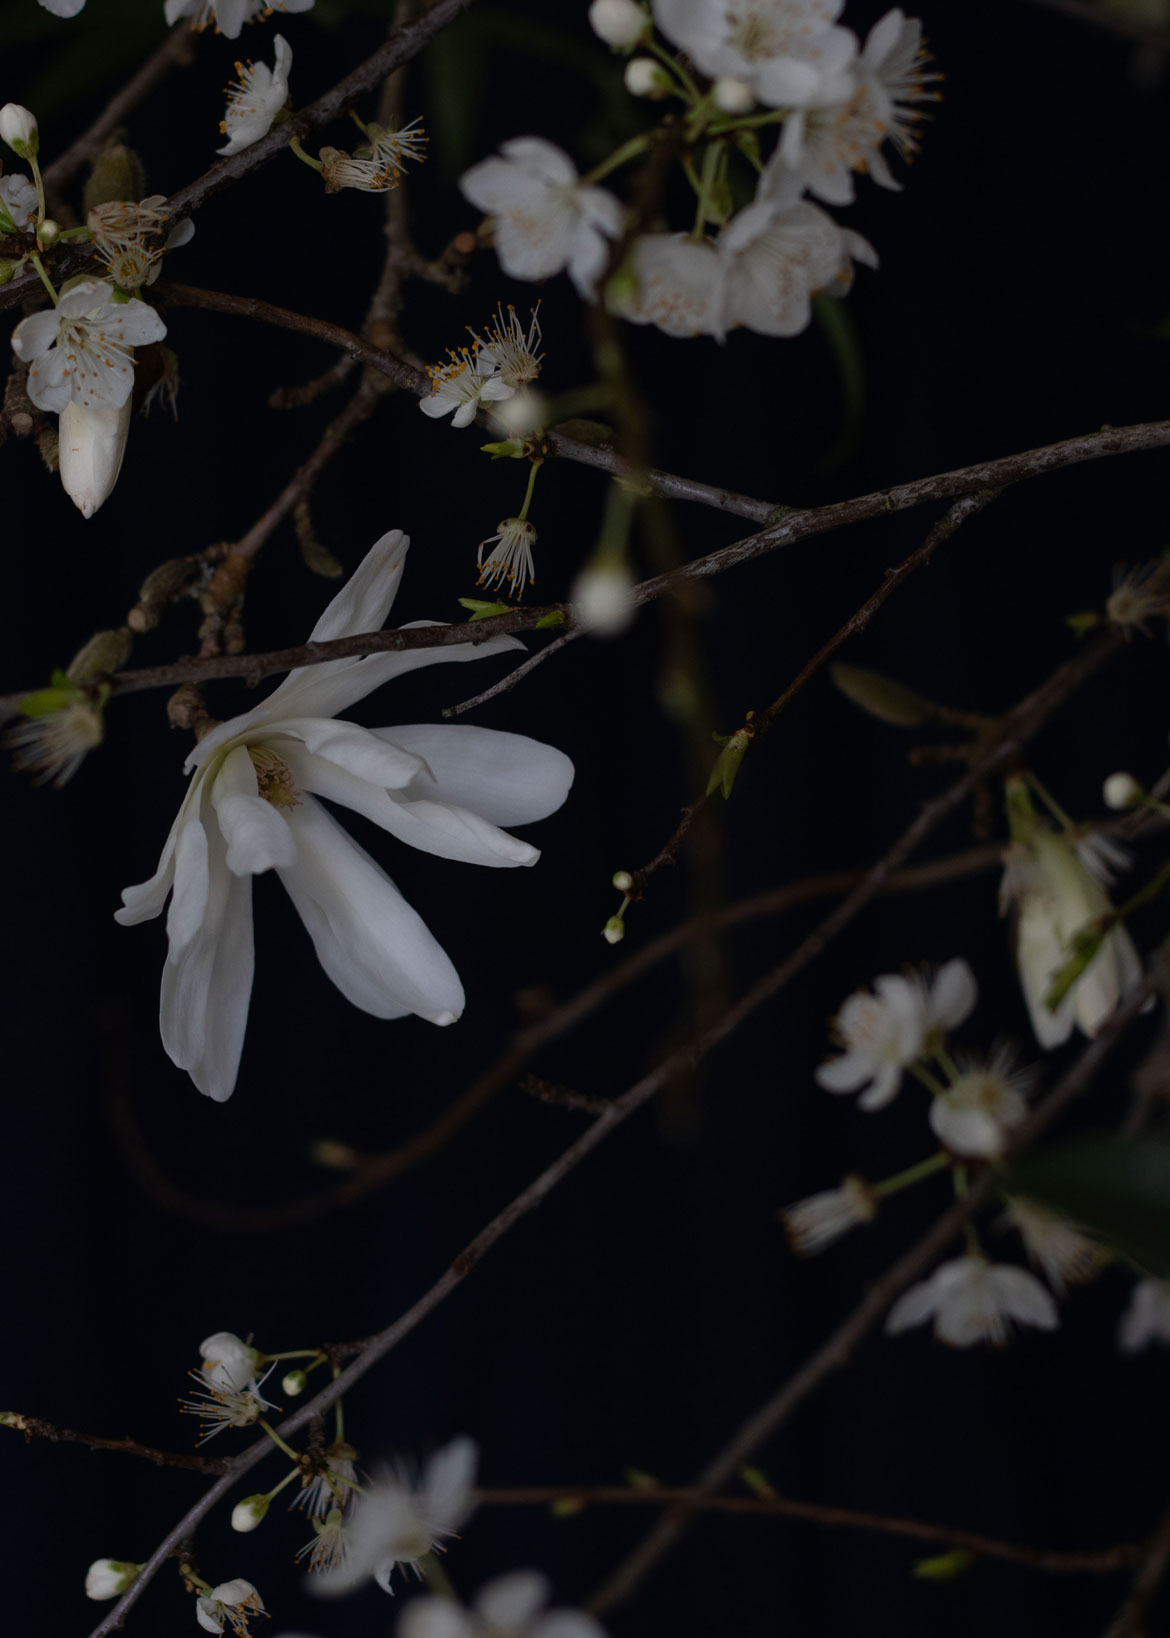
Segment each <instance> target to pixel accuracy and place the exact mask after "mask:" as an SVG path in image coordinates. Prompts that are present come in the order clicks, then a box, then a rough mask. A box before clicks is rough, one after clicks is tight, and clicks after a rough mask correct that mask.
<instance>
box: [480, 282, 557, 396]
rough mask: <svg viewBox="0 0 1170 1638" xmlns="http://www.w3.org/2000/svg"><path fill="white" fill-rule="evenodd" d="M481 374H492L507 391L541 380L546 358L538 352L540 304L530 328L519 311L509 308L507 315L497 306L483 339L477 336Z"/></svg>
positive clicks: (532, 313)
mask: <svg viewBox="0 0 1170 1638" xmlns="http://www.w3.org/2000/svg"><path fill="white" fill-rule="evenodd" d="M473 336H474V340H475V346H476V351H477V354H478V360H479V364H478V367H479V369H480V370H492V371H494V372H495V374H496V375H498V376H499V378H500V380H501V381H502V382H503V384H504V386H505V387H511V388H512V390H513V391H515V390H516V389H517V388H518V387H527V386H530V385H531V384H532V382H533V381H535V380H537V378H538V377H539V375H540V366H541V363H542V362H543V360H544V354H543V353H542V352H539V351H538V348H539V347H540V343H541V339H542V337H541V333H540V303H539V302H537V304H536V306H535V307H534V308H533V309H532V311H531V313H530V315H529V320H528V328H527V329H525V328H524V323H523V321H522V319H521V318H520V315H519V313H517V311H516V309H515V308H514V307H513V306H512V305H511V303H509V304H508V311H507V314H506V315H505V313H504V309H503V307H502V306H497V308H496V314H495V317H494V318H493V319H492V320H491V322H490V324H489V325H488V326H487V329H486V331H485V333H484V334H483V335H482V336H481V335H480V334H479V333H478V332H473Z"/></svg>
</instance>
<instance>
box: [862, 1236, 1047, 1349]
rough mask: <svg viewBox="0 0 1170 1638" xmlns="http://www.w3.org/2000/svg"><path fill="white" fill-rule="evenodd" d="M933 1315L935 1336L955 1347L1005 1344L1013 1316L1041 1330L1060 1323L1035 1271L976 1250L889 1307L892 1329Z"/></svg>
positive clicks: (1019, 1322)
mask: <svg viewBox="0 0 1170 1638" xmlns="http://www.w3.org/2000/svg"><path fill="white" fill-rule="evenodd" d="M931 1318H933V1320H934V1334H935V1336H936V1337H937V1338H938V1340H939V1342H945V1343H947V1345H948V1346H949V1347H951V1348H970V1347H971V1346H972V1345H973V1344H974V1343H976V1342H990V1343H991V1345H992V1347H993V1348H1002V1346H1003V1345H1004V1343H1005V1342H1006V1341H1007V1338H1008V1331H1009V1329H1010V1324H1009V1322H1010V1321H1012V1320H1014V1321H1015V1322H1016V1324H1017V1325H1032V1326H1035V1327H1036V1328H1037V1329H1038V1330H1040V1331H1052V1330H1055V1328H1056V1326H1057V1325H1058V1324H1059V1320H1058V1317H1057V1312H1056V1304H1055V1303H1054V1302H1053V1300H1052V1297H1051V1295H1050V1293H1049V1292H1047V1291H1046V1290H1045V1289H1044V1287H1043V1286H1042V1285H1041V1284H1040V1281H1039V1280H1038V1279H1037V1278H1036V1277H1035V1275H1034V1274H1029V1273H1027V1272H1026V1270H1024V1269H1022V1268H1013V1267H1012V1266H1011V1265H1010V1264H1006V1263H1003V1264H992V1263H989V1262H988V1261H987V1260H986V1258H984V1257H977V1256H966V1257H956V1258H955V1260H954V1261H953V1262H949V1263H943V1264H942V1266H941V1267H939V1268H936V1269H935V1271H934V1273H933V1274H932V1275H931V1276H930V1278H929V1279H928V1280H924V1281H923V1282H922V1284H921V1285H914V1286H911V1288H910V1290H909V1291H907V1292H906V1294H905V1296H903V1297H900V1298H899V1299H898V1301H897V1302H896V1303H895V1304H894V1306H893V1307H892V1308H891V1309H890V1312H889V1316H888V1318H887V1319H886V1330H887V1331H888V1332H889V1333H890V1334H891V1335H893V1334H895V1333H897V1332H899V1331H906V1330H909V1328H910V1327H911V1326H912V1325H922V1324H923V1323H924V1321H926V1320H928V1319H931Z"/></svg>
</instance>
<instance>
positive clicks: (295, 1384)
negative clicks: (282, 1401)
mask: <svg viewBox="0 0 1170 1638" xmlns="http://www.w3.org/2000/svg"><path fill="white" fill-rule="evenodd" d="M308 1380H309V1379H308V1377H307V1376H306V1375H305V1373H304V1371H289V1372H287V1373H286V1375H284V1376H282V1377H281V1379H280V1386H281V1388H282V1389H283V1391H284V1392H285V1393H286V1394H288V1396H289V1398H290V1399H295V1398H296V1396H297V1394H299V1393H304V1391H305V1384H306V1383H307V1382H308ZM238 1528H239V1526H238V1525H237V1529H238Z"/></svg>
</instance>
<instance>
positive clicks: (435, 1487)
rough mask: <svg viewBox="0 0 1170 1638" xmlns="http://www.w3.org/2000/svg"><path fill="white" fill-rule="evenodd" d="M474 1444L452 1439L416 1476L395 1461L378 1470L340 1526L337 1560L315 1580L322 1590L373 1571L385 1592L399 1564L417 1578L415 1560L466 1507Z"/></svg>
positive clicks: (338, 1588) (346, 1588)
mask: <svg viewBox="0 0 1170 1638" xmlns="http://www.w3.org/2000/svg"><path fill="white" fill-rule="evenodd" d="M475 1464H476V1447H475V1443H474V1441H473V1440H471V1439H453V1440H452V1441H451V1443H450V1444H449V1445H444V1446H443V1448H442V1449H441V1450H437V1451H436V1452H435V1454H434V1455H433V1456H432V1457H431V1458H430V1460H429V1461H428V1462H427V1463H426V1465H425V1467H424V1468H423V1470H422V1474H421V1476H420V1477H419V1479H418V1480H417V1481H415V1480H412V1479H411V1477H410V1475H409V1474H408V1473H407V1472H406V1470H405V1469H404V1468H402V1467H401V1466H400V1467H398V1468H396V1469H394V1470H393V1471H388V1472H385V1473H383V1474H382V1475H380V1476H379V1477H378V1478H376V1479H375V1480H374V1482H373V1483H372V1484H371V1485H370V1487H369V1488H368V1489H367V1490H363V1491H362V1492H361V1494H360V1495H359V1496H358V1498H357V1499H356V1501H355V1502H354V1506H353V1513H352V1517H351V1519H350V1522H349V1524H348V1525H347V1526H346V1536H347V1552H346V1560H345V1563H344V1565H343V1566H341V1567H340V1568H338V1569H334V1570H328V1571H326V1572H325V1573H324V1574H323V1575H322V1576H321V1577H320V1579H319V1580H318V1582H317V1590H318V1591H320V1592H324V1593H330V1594H333V1593H347V1592H351V1591H352V1590H353V1589H354V1588H355V1587H357V1586H360V1584H361V1583H362V1582H363V1581H365V1580H367V1579H368V1578H369V1577H370V1576H373V1578H374V1580H375V1581H376V1582H377V1583H378V1585H379V1587H381V1588H382V1589H383V1590H384V1591H385V1592H390V1591H391V1587H390V1577H391V1575H392V1574H393V1573H394V1567H395V1565H397V1564H401V1565H403V1566H404V1567H407V1568H412V1569H413V1570H414V1571H415V1574H416V1575H418V1576H419V1578H420V1579H421V1578H422V1570H421V1568H420V1566H419V1560H420V1559H422V1558H425V1556H426V1555H427V1554H428V1553H434V1552H442V1551H444V1548H443V1540H444V1537H446V1536H452V1535H454V1534H455V1532H456V1531H457V1530H458V1528H459V1526H460V1525H461V1524H462V1523H463V1521H464V1519H465V1518H466V1517H467V1515H468V1513H469V1512H470V1511H471V1506H472V1501H471V1486H472V1482H473V1480H474V1478H475Z"/></svg>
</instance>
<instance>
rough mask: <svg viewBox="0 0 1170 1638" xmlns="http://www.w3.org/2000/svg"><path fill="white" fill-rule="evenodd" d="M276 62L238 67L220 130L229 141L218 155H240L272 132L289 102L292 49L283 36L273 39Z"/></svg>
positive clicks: (219, 149) (240, 64)
mask: <svg viewBox="0 0 1170 1638" xmlns="http://www.w3.org/2000/svg"><path fill="white" fill-rule="evenodd" d="M272 44H273V46H274V48H275V60H274V64H273V66H272V67H271V68H269V66H268V64H267V63H250V62H249V63H237V64H236V78H235V80H233V82H232V84H231V85H229V86H228V88H227V99H228V100H227V108H226V109H225V110H224V116H223V119H222V120H221V121H220V125H219V128H220V130H221V131H222V132H223V134H224V136H225V137H227V142H226V144H225V145H224V146H223V147H222V148H217V149H216V153H220V154H238V153H239V152H240V151H241V149H243V148H250V147H251V146H252V144H253V143H254V142H259V140H260V138H261V137H262V136H264V135H265V134H266V133H267V132H268V131H270V130H271V129H272V122H273V120H274V119H275V118H276V116H277V114H279V113H280V111H281V109H282V108H283V107H284V105H285V103H286V102H287V101H288V72H289V69H290V68H291V67H292V47H291V46H290V45H289V43H288V41H287V40H286V39H285V38H284V36H283V34H276V35H274V36H273V39H272Z"/></svg>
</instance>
